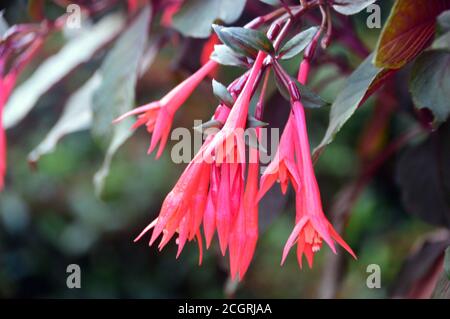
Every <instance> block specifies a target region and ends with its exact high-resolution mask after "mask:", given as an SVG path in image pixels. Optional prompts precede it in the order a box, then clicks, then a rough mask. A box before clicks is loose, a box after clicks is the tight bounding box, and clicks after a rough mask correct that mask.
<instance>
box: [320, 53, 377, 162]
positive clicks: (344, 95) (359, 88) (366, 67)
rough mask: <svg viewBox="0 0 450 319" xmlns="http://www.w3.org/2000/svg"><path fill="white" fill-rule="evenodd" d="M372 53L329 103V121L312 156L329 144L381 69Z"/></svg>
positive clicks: (353, 111) (360, 101) (361, 100)
mask: <svg viewBox="0 0 450 319" xmlns="http://www.w3.org/2000/svg"><path fill="white" fill-rule="evenodd" d="M372 59H373V54H371V55H370V56H369V57H367V58H366V60H365V61H364V62H363V63H361V65H360V66H359V67H358V68H357V69H356V70H355V71H354V72H353V73H352V75H350V77H349V78H348V79H347V82H346V85H345V87H344V88H343V89H342V90H341V92H340V94H339V95H338V96H337V97H336V99H335V101H334V102H333V104H332V105H331V110H330V122H329V124H328V128H327V131H326V133H325V136H324V138H323V139H322V141H321V142H320V144H319V146H317V147H316V149H315V150H314V157H315V158H317V156H318V155H319V154H320V153H321V152H322V150H323V149H324V148H325V147H326V146H327V145H328V144H330V143H331V142H332V141H333V139H334V137H335V135H336V134H337V132H339V130H340V129H341V128H342V126H344V124H345V123H346V122H347V121H348V120H349V119H350V117H352V115H353V114H354V113H355V111H356V109H357V108H358V107H359V105H360V104H361V103H362V102H363V101H364V98H365V97H366V95H367V92H368V91H369V88H370V87H371V85H372V84H373V83H374V81H375V80H376V78H377V76H378V75H379V74H380V73H381V71H382V69H379V68H377V67H375V66H374V65H373V64H372Z"/></svg>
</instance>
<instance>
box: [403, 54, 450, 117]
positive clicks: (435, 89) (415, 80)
mask: <svg viewBox="0 0 450 319" xmlns="http://www.w3.org/2000/svg"><path fill="white" fill-rule="evenodd" d="M409 89H410V91H411V94H412V98H413V101H414V104H415V105H416V107H417V108H419V109H421V108H428V109H429V110H431V111H432V112H433V115H434V118H435V121H436V122H437V123H442V122H445V121H446V120H447V118H448V117H449V115H450V53H448V52H445V51H429V52H425V53H423V54H422V55H421V56H420V57H419V58H418V59H417V61H416V62H415V63H414V66H413V69H412V72H411V80H410V83H409Z"/></svg>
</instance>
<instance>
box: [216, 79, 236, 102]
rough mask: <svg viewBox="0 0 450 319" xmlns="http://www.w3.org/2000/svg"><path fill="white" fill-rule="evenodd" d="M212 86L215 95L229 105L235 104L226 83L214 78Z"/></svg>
mask: <svg viewBox="0 0 450 319" xmlns="http://www.w3.org/2000/svg"><path fill="white" fill-rule="evenodd" d="M212 87H213V93H214V95H215V96H216V97H217V98H218V99H219V101H220V102H222V103H223V104H225V105H226V106H229V107H232V106H233V104H234V99H233V97H232V96H231V94H230V92H228V90H227V88H226V86H225V85H223V84H222V83H220V82H217V81H216V80H214V79H213V80H212Z"/></svg>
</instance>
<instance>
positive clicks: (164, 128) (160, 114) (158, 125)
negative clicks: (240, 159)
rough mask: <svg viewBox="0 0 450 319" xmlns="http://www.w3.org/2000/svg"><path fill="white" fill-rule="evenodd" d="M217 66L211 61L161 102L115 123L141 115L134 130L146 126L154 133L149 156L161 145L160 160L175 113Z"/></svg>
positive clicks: (149, 105) (124, 116)
mask: <svg viewBox="0 0 450 319" xmlns="http://www.w3.org/2000/svg"><path fill="white" fill-rule="evenodd" d="M216 65H217V63H216V62H214V61H212V60H211V61H209V62H208V63H206V64H205V65H204V66H202V67H201V68H200V69H199V70H198V71H197V72H195V73H194V74H192V75H191V76H190V77H189V78H187V79H186V80H184V81H183V82H181V83H180V84H179V85H177V86H176V87H175V88H174V89H172V91H170V92H169V93H168V94H167V95H166V96H164V97H163V98H162V99H161V100H159V101H156V102H151V103H149V104H146V105H144V106H141V107H138V108H136V109H134V110H132V111H130V112H128V113H125V114H123V115H122V116H120V117H119V118H117V119H116V120H114V123H117V122H120V121H121V120H123V119H124V118H126V117H129V116H131V115H136V114H139V115H138V118H137V121H136V122H135V123H134V125H133V128H138V127H140V126H141V125H144V124H145V126H146V127H147V131H148V132H149V133H153V135H152V139H151V142H150V147H149V149H148V154H150V153H151V152H153V150H154V149H155V148H156V146H157V145H158V143H159V149H158V152H157V154H156V158H159V157H160V156H161V154H162V152H163V150H164V147H165V145H166V143H167V139H168V138H169V133H170V128H171V127H172V121H173V117H174V115H175V112H176V111H177V110H178V109H179V108H180V106H181V105H182V104H183V103H184V102H185V101H186V100H187V99H188V98H189V96H190V95H191V94H192V92H193V91H194V90H195V88H196V87H197V86H198V85H199V84H200V83H201V81H202V80H203V79H204V78H205V77H206V76H207V75H208V74H209V73H210V72H211V71H212V70H213V69H214V68H215V67H216Z"/></svg>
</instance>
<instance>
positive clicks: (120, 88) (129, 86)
mask: <svg viewBox="0 0 450 319" xmlns="http://www.w3.org/2000/svg"><path fill="white" fill-rule="evenodd" d="M150 17H151V9H150V7H149V6H146V7H145V8H144V9H142V10H141V13H140V14H139V15H138V16H137V17H136V18H135V20H134V21H133V22H132V23H131V24H130V25H129V26H128V28H127V29H126V30H125V32H123V33H122V34H121V36H120V37H119V39H118V40H117V42H116V43H115V45H114V47H113V48H112V49H111V51H110V52H109V53H108V55H107V56H106V58H105V60H104V62H103V64H102V66H101V68H100V71H99V72H100V74H101V76H102V84H101V86H100V87H99V88H98V90H97V91H96V92H95V95H94V104H93V111H94V114H93V115H94V117H93V126H92V134H93V135H94V137H96V138H97V140H98V141H99V142H101V144H102V145H105V144H108V145H109V146H108V148H107V151H106V156H105V160H104V162H103V166H102V168H101V169H100V170H99V171H98V172H97V174H96V175H95V177H94V184H95V188H96V193H97V194H100V193H101V191H102V188H103V184H104V181H105V178H106V177H107V176H108V173H109V167H110V164H111V160H112V157H113V155H114V153H115V152H116V151H117V150H118V148H119V147H120V146H121V145H122V144H123V143H124V142H125V141H126V140H127V139H128V137H129V136H130V135H131V133H132V131H131V130H130V121H132V120H131V119H130V120H126V121H123V122H121V123H119V124H115V125H112V124H111V123H112V121H113V119H115V118H117V117H118V116H119V115H121V114H123V113H125V112H127V111H129V110H130V109H132V108H133V106H134V98H135V85H136V81H137V78H138V75H139V70H140V69H139V67H140V65H139V62H140V60H141V58H142V56H143V53H144V50H145V47H146V43H147V34H148V26H149V22H150ZM130 48H133V50H130Z"/></svg>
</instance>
